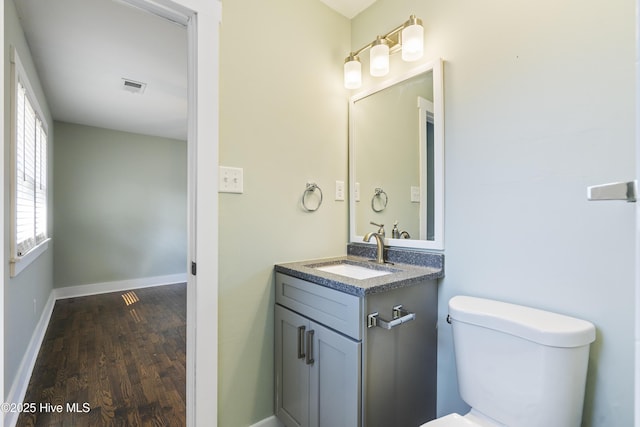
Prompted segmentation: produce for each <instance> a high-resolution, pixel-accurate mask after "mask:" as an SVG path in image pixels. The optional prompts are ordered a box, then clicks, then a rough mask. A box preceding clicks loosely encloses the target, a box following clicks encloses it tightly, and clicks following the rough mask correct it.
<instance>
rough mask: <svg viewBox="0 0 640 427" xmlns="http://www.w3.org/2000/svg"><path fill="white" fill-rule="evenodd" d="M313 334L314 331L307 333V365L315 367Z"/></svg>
mask: <svg viewBox="0 0 640 427" xmlns="http://www.w3.org/2000/svg"><path fill="white" fill-rule="evenodd" d="M313 334H314V331H313V330H310V331H308V332H307V360H306V363H307V365H313V362H315V360H313Z"/></svg>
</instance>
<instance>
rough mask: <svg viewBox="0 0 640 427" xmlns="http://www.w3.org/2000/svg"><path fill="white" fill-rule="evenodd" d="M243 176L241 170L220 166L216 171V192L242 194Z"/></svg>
mask: <svg viewBox="0 0 640 427" xmlns="http://www.w3.org/2000/svg"><path fill="white" fill-rule="evenodd" d="M243 175H244V170H243V169H242V168H231V167H228V166H220V167H219V169H218V192H220V193H237V194H242V193H243V192H244V182H243V181H244V180H243Z"/></svg>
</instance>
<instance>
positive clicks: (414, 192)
mask: <svg viewBox="0 0 640 427" xmlns="http://www.w3.org/2000/svg"><path fill="white" fill-rule="evenodd" d="M411 201H412V202H413V203H420V187H415V186H411Z"/></svg>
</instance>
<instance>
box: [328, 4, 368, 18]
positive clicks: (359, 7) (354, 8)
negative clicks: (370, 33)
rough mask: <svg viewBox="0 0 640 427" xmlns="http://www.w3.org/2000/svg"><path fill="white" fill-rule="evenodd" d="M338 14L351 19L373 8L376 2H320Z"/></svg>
mask: <svg viewBox="0 0 640 427" xmlns="http://www.w3.org/2000/svg"><path fill="white" fill-rule="evenodd" d="M320 1H321V2H322V3H324V4H326V5H327V6H329V7H330V8H331V9H333V10H335V11H336V12H338V13H340V14H342V15H344V16H346V17H347V18H349V19H352V18H354V17H355V16H356V15H357V14H359V13H360V12H362V11H363V10H365V9H366V8H368V7H369V6H371V5H372V4H373V3H375V2H376V0H320Z"/></svg>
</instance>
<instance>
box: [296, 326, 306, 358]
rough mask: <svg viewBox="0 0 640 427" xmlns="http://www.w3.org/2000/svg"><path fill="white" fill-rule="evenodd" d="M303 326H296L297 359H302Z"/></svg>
mask: <svg viewBox="0 0 640 427" xmlns="http://www.w3.org/2000/svg"><path fill="white" fill-rule="evenodd" d="M305 329H306V328H305V327H304V326H298V359H304V357H305V356H304V330H305Z"/></svg>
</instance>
